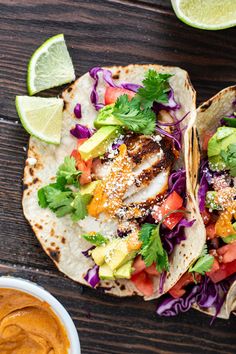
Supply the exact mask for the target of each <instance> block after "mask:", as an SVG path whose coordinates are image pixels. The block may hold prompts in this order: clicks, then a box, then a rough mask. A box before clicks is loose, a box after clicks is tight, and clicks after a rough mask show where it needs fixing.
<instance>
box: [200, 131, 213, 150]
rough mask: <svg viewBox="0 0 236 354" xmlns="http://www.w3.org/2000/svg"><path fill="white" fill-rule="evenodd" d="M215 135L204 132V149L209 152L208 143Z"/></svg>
mask: <svg viewBox="0 0 236 354" xmlns="http://www.w3.org/2000/svg"><path fill="white" fill-rule="evenodd" d="M213 135H214V133H207V132H204V137H203V143H202V149H203V150H205V151H207V148H208V142H209V140H210V139H211V137H212V136H213Z"/></svg>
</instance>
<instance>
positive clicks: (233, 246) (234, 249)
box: [217, 242, 236, 263]
mask: <svg viewBox="0 0 236 354" xmlns="http://www.w3.org/2000/svg"><path fill="white" fill-rule="evenodd" d="M217 253H218V255H219V256H220V261H222V262H223V263H229V262H232V261H234V260H235V259H236V242H232V243H229V244H228V245H225V246H223V247H220V248H218V250H217Z"/></svg>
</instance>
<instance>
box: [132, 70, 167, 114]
mask: <svg viewBox="0 0 236 354" xmlns="http://www.w3.org/2000/svg"><path fill="white" fill-rule="evenodd" d="M171 76H172V75H171V74H160V73H158V72H156V70H153V69H150V70H148V72H147V74H146V76H145V79H144V80H143V87H140V88H139V90H138V92H137V95H138V97H139V100H140V101H141V103H142V108H144V109H146V108H152V106H153V102H159V103H167V102H168V92H169V91H170V85H169V82H168V80H169V78H170V77H171Z"/></svg>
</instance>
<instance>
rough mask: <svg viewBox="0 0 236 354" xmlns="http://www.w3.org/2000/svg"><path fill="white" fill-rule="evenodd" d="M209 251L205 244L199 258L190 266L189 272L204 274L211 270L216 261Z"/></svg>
mask: <svg viewBox="0 0 236 354" xmlns="http://www.w3.org/2000/svg"><path fill="white" fill-rule="evenodd" d="M207 252H208V251H207V245H205V246H204V248H203V251H202V253H201V255H200V257H199V258H198V260H197V261H196V262H195V264H194V265H193V266H191V267H190V268H189V272H196V273H199V274H202V275H204V274H205V273H206V272H209V271H210V270H211V268H212V265H213V263H214V257H213V256H211V255H210V254H208V253H207Z"/></svg>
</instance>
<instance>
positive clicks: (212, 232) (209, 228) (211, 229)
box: [206, 223, 216, 239]
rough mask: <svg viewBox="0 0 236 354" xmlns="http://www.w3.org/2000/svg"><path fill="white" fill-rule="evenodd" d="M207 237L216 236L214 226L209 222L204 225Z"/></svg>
mask: <svg viewBox="0 0 236 354" xmlns="http://www.w3.org/2000/svg"><path fill="white" fill-rule="evenodd" d="M206 235H207V239H213V238H215V237H216V227H215V224H213V223H210V224H209V225H207V226H206Z"/></svg>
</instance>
